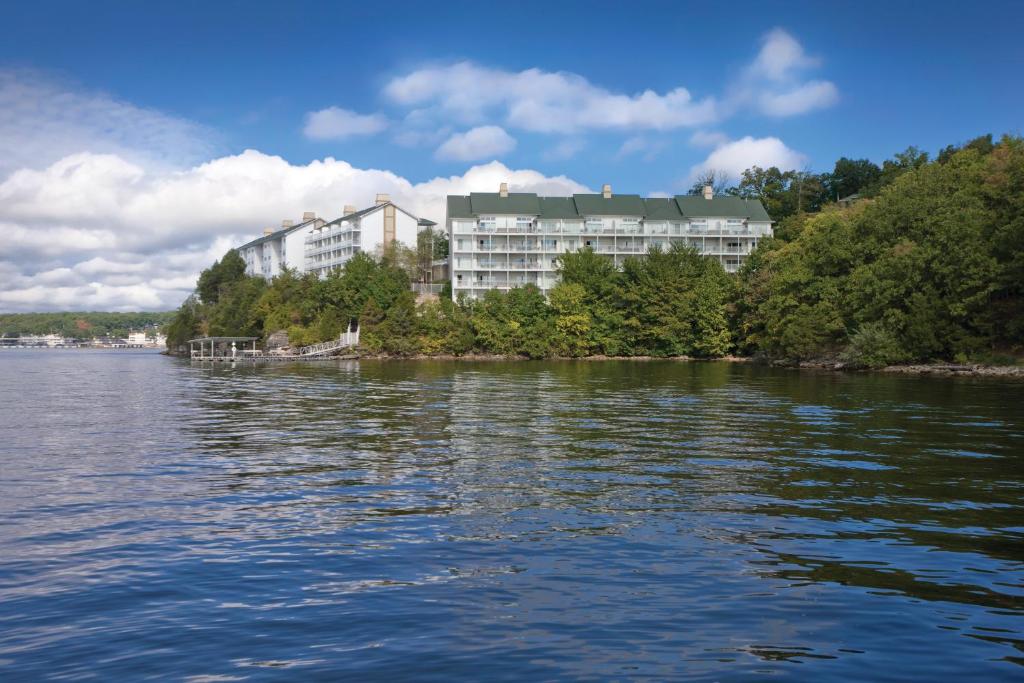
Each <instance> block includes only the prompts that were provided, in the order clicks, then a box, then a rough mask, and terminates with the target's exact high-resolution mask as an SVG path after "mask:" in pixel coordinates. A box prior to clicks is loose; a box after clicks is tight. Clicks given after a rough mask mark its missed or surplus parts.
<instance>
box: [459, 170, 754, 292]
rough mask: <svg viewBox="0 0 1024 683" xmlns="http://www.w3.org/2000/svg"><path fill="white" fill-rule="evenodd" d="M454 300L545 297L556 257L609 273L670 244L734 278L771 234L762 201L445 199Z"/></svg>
mask: <svg viewBox="0 0 1024 683" xmlns="http://www.w3.org/2000/svg"><path fill="white" fill-rule="evenodd" d="M446 223H447V229H448V236H449V241H450V250H451V257H450V267H451V274H452V296H453V297H458V296H459V295H460V294H463V295H465V296H467V297H470V298H476V297H479V296H480V295H482V294H483V293H484V292H485V291H486V290H488V289H510V288H512V287H520V286H523V285H526V284H534V285H536V286H537V287H539V288H540V289H541V290H543V291H544V292H545V293H547V290H549V289H551V288H552V287H553V286H554V285H555V284H556V283H557V282H558V272H557V271H558V258H559V257H560V256H561V255H562V254H564V253H566V252H571V251H577V250H580V249H585V248H590V249H593V250H594V251H595V252H597V253H598V254H602V255H604V256H606V257H607V258H609V259H610V260H612V261H613V262H614V263H615V265H616V266H621V265H622V262H623V261H624V260H625V259H626V258H628V257H631V256H638V255H642V254H645V253H647V250H648V249H650V248H651V247H654V246H657V247H660V248H662V249H668V248H669V247H671V246H672V245H673V244H675V243H682V244H685V245H687V246H690V247H693V248H694V249H696V250H697V251H698V252H700V253H701V254H704V255H706V256H708V257H709V258H715V259H718V260H719V262H720V263H721V264H722V266H723V267H724V268H725V270H727V271H729V272H735V271H736V270H738V269H739V267H740V266H741V265H742V264H743V262H744V260H745V259H746V256H747V255H748V254H750V252H751V251H753V250H754V248H755V247H756V246H757V244H758V242H759V241H760V240H762V239H764V238H765V237H769V236H771V234H772V220H771V218H770V217H769V216H768V214H767V213H766V212H765V210H764V207H763V206H762V205H761V202H759V201H757V200H750V199H742V198H740V197H716V196H714V195H713V193H712V191H711V188H710V187H707V188H705V189H704V194H703V195H677V196H675V197H672V198H650V199H644V198H641V197H640V196H639V195H613V194H612V191H611V187H610V186H608V185H605V186H604V188H603V190H602V192H601V194H576V195H573V196H571V197H539V196H537V195H536V194H532V193H522V192H509V191H508V186H507V185H506V184H505V183H502V184H501V188H500V190H499V191H498V192H496V193H489V192H474V193H471V194H469V195H468V196H466V195H449V196H448V215H447V219H446Z"/></svg>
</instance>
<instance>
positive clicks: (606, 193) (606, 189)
mask: <svg viewBox="0 0 1024 683" xmlns="http://www.w3.org/2000/svg"><path fill="white" fill-rule="evenodd" d="M601 196H602V197H604V198H605V199H611V198H612V186H611V185H603V186H601Z"/></svg>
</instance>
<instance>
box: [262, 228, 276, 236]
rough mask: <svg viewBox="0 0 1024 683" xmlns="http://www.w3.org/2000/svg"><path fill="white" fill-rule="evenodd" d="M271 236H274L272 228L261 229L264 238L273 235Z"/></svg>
mask: <svg viewBox="0 0 1024 683" xmlns="http://www.w3.org/2000/svg"><path fill="white" fill-rule="evenodd" d="M273 234H274V229H273V228H263V236H264V237H266V236H267V235H273Z"/></svg>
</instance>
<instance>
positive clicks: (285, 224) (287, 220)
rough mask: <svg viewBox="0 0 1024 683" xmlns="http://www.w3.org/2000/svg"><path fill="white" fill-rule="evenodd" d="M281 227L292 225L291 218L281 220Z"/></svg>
mask: <svg viewBox="0 0 1024 683" xmlns="http://www.w3.org/2000/svg"><path fill="white" fill-rule="evenodd" d="M281 227H282V228H290V227H292V221H291V219H289V218H285V219H284V220H283V221H281Z"/></svg>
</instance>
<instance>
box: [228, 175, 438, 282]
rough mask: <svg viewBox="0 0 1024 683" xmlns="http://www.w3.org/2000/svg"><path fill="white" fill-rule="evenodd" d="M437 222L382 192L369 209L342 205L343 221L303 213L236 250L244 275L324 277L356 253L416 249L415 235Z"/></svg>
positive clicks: (268, 277)
mask: <svg viewBox="0 0 1024 683" xmlns="http://www.w3.org/2000/svg"><path fill="white" fill-rule="evenodd" d="M435 225H436V223H434V222H433V221H429V220H427V219H425V218H417V217H416V216H414V215H413V214H411V213H409V212H408V211H406V210H405V209H403V208H401V207H400V206H398V205H396V204H394V203H393V202H392V201H391V198H390V197H389V196H388V195H386V194H378V195H377V200H376V202H375V203H374V205H373V206H371V207H369V208H366V209H362V210H357V209H356V207H354V206H346V207H345V210H344V213H343V215H342V216H341V218H337V219H335V220H333V221H331V222H329V223H328V222H327V221H325V220H324V219H322V218H317V217H316V214H315V213H313V212H310V211H307V212H306V213H304V214H303V215H302V221H300V222H299V223H297V224H293V223H292V221H290V220H285V221H282V223H281V228H280V229H279V230H276V231H275V230H272V229H270V228H268V229H266V230H264V235H263V236H262V237H259V238H257V239H255V240H253V241H251V242H248V243H246V244H243V245H242V246H240V247H238V254H239V255H240V256H241V257H242V260H243V261H245V272H246V274H248V275H259V276H262V277H265V278H267V279H268V280H269V279H270V278H273V277H275V276H277V275H280V274H281V272H282V271H283V270H284V268H286V267H287V268H291V269H294V270H296V271H298V272H299V273H317V274H319V275H324V274H326V273H328V272H330V271H331V270H333V269H335V268H340V267H342V266H344V265H345V263H346V262H347V261H348V260H349V259H350V258H352V257H353V256H354V255H355V254H358V253H359V252H361V251H362V252H367V253H371V254H376V253H378V252H380V251H381V250H383V249H384V248H385V247H387V246H388V245H390V244H391V243H393V242H397V243H399V244H402V245H404V246H406V247H409V248H410V249H415V248H416V235H417V233H418V232H419V231H420V230H421V229H426V228H428V227H429V228H432V227H433V226H435Z"/></svg>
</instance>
